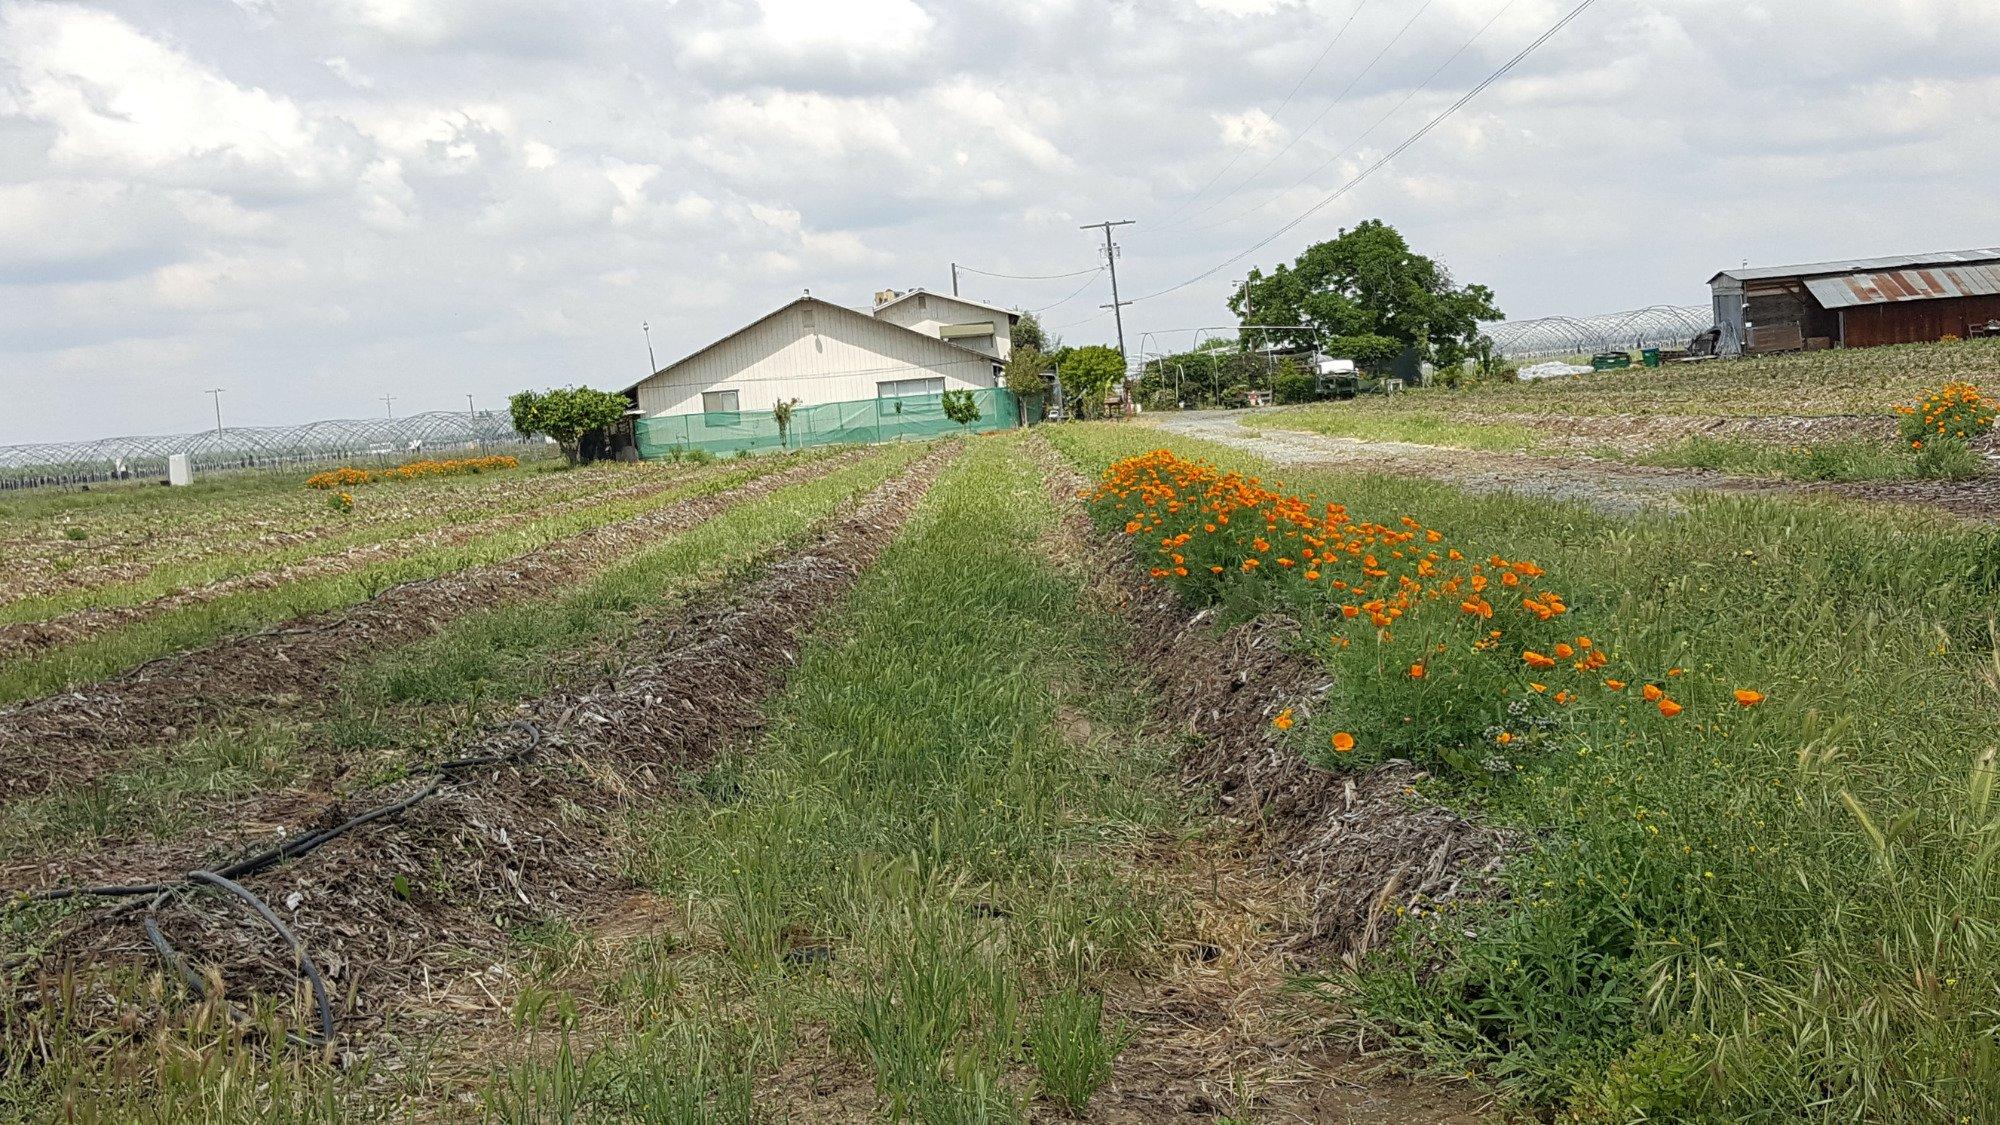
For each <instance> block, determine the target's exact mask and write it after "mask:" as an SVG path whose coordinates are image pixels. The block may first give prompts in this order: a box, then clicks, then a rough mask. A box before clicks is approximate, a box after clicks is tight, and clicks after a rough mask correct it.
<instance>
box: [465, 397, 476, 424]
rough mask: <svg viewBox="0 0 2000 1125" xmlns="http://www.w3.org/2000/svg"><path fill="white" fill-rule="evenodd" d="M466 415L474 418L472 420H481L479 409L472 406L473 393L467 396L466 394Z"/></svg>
mask: <svg viewBox="0 0 2000 1125" xmlns="http://www.w3.org/2000/svg"><path fill="white" fill-rule="evenodd" d="M465 416H466V417H467V418H470V419H472V420H473V421H474V422H477V421H479V411H477V410H474V409H473V408H472V396H471V395H466V396H465Z"/></svg>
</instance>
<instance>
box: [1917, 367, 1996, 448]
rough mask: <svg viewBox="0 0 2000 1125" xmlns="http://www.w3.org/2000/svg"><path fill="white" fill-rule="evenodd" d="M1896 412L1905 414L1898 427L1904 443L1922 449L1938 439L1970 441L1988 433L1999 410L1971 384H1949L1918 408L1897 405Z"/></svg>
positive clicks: (1933, 392)
mask: <svg viewBox="0 0 2000 1125" xmlns="http://www.w3.org/2000/svg"><path fill="white" fill-rule="evenodd" d="M1896 413H1898V414H1900V415H1902V418H1901V420H1900V421H1899V422H1898V423H1897V424H1898V426H1899V427H1900V428H1901V430H1902V434H1903V440H1905V441H1907V442H1909V443H1910V448H1911V449H1922V448H1923V447H1924V443H1925V442H1927V441H1933V440H1936V439H1938V438H1945V439H1948V440H1951V441H1970V440H1972V439H1973V438H1976V437H1978V436H1979V435H1981V434H1984V433H1986V432H1987V431H1989V430H1991V429H1992V428H1993V420H1994V417H1995V416H1996V415H2000V409H1996V405H1995V400H1993V399H1990V398H1986V397H1984V396H1982V395H1981V394H1980V393H1979V388H1978V387H1976V386H1974V385H1973V384H1971V383H1946V384H1945V385H1944V386H1942V387H1939V388H1938V389H1937V390H1935V391H1932V392H1931V393H1930V394H1929V395H1928V396H1926V397H1925V399H1924V401H1922V402H1920V403H1918V404H1917V405H1915V406H1898V407H1897V408H1896Z"/></svg>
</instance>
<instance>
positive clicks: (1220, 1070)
mask: <svg viewBox="0 0 2000 1125" xmlns="http://www.w3.org/2000/svg"><path fill="white" fill-rule="evenodd" d="M1038 456H1039V457H1040V458H1041V460H1042V463H1043V466H1044V469H1045V472H1046V474H1047V478H1048V480H1049V488H1050V493H1051V496H1052V498H1053V499H1054V500H1055V501H1056V502H1057V503H1058V504H1060V505H1063V506H1064V508H1065V519H1066V520H1067V521H1069V523H1070V527H1071V530H1070V534H1071V537H1072V538H1073V539H1074V540H1075V541H1077V542H1079V543H1081V544H1083V545H1084V549H1083V553H1084V554H1085V556H1086V558H1087V559H1088V561H1089V565H1090V566H1091V567H1092V568H1093V569H1094V570H1095V571H1096V578H1095V583H1096V588H1097V600H1098V602H1099V604H1100V605H1103V606H1106V607H1107V608H1108V609H1109V610H1110V611H1111V612H1116V613H1119V614H1121V615H1122V616H1124V617H1125V618H1126V620H1127V622H1128V624H1129V626H1130V632H1131V636H1132V638H1133V640H1132V644H1133V649H1132V654H1131V655H1132V662H1133V665H1134V666H1135V667H1137V668H1140V669H1143V670H1144V673H1145V675H1146V676H1147V677H1148V679H1149V681H1150V685H1151V687H1152V688H1153V689H1154V691H1155V692H1156V698H1155V704H1154V715H1155V717H1156V721H1157V723H1158V725H1159V730H1160V733H1161V735H1163V736H1165V737H1169V738H1173V739H1176V740H1177V741H1179V742H1180V743H1181V744H1182V746H1183V747H1184V749H1183V751H1182V754H1181V768H1182V780H1183V784H1184V785H1185V786H1186V788H1187V789H1188V791H1189V792H1190V794H1191V795H1193V796H1194V798H1195V799H1196V800H1204V801H1211V802H1213V803H1214V805H1215V807H1216V808H1217V809H1218V811H1220V812H1221V813H1223V814H1224V816H1225V817H1226V818H1227V819H1228V821H1229V822H1230V823H1231V824H1233V825H1234V826H1235V828H1236V830H1237V831H1236V833H1235V837H1234V840H1233V842H1232V844H1231V849H1230V850H1229V851H1228V852H1226V853H1225V854H1222V855H1220V856H1218V857H1213V858H1211V859H1210V860H1209V862H1210V864H1211V867H1212V868H1213V870H1211V871H1210V872H1208V873H1206V874H1203V873H1201V872H1197V875H1198V876H1200V877H1202V878H1203V879H1205V880H1206V882H1207V883H1209V884H1211V885H1212V886H1213V887H1214V888H1216V890H1217V893H1219V894H1222V895H1223V896H1224V897H1225V899H1226V900H1227V901H1226V902H1225V903H1224V905H1223V906H1222V907H1219V908H1218V910H1219V911H1220V913H1219V914H1218V917H1217V918H1216V919H1213V920H1211V924H1210V925H1209V927H1208V929H1209V930H1210V932H1212V933H1214V934H1215V935H1218V936H1216V937H1214V938H1213V939H1211V940H1212V942H1213V945H1212V947H1211V948H1207V949H1202V950H1196V951H1192V953H1191V959H1192V960H1193V961H1194V962H1195V964H1192V965H1190V966H1189V967H1188V968H1187V969H1186V970H1184V971H1182V972H1179V973H1177V974H1175V975H1174V976H1172V977H1171V978H1170V979H1168V980H1165V981H1162V982H1155V983H1153V984H1151V985H1135V986H1134V987H1130V988H1124V989H1120V990H1117V991H1116V995H1115V999H1116V1000H1117V1001H1118V1003H1117V1006H1118V1008H1119V1010H1120V1012H1121V1014H1123V1015H1124V1016H1125V1017H1126V1018H1128V1019H1130V1020H1131V1021H1133V1022H1134V1023H1135V1024H1137V1025H1139V1026H1140V1027H1141V1028H1142V1029H1145V1033H1144V1034H1142V1035H1141V1036H1140V1037H1139V1040H1138V1041H1137V1042H1135V1043H1134V1045H1133V1046H1132V1047H1131V1048H1129V1049H1128V1051H1127V1052H1126V1054H1125V1055H1123V1056H1121V1058H1120V1061H1119V1068H1118V1072H1117V1073H1116V1074H1115V1075H1114V1078H1113V1081H1112V1083H1111V1084H1110V1085H1108V1086H1107V1087H1106V1089H1105V1091H1104V1092H1103V1095H1102V1097H1101V1101H1102V1103H1103V1104H1102V1109H1101V1112H1099V1111H1096V1110H1094V1111H1093V1114H1092V1117H1093V1119H1098V1118H1101V1119H1102V1120H1106V1121H1134V1122H1137V1121H1190V1122H1193V1121H1205V1120H1213V1119H1215V1117H1216V1115H1218V1114H1223V1113H1229V1114H1241V1113H1243V1112H1245V1111H1249V1112H1251V1114H1252V1116H1257V1117H1260V1118H1261V1117H1264V1116H1269V1117H1271V1118H1272V1119H1297V1120H1310V1121H1351V1122H1392V1121H1393V1122H1403V1123H1416V1122H1427V1123H1428V1122H1471V1121H1476V1120H1483V1119H1485V1117H1484V1114H1485V1112H1486V1110H1487V1108H1488V1106H1489V1104H1490V1103H1489V1102H1488V1100H1487V1099H1484V1098H1482V1097H1480V1096H1479V1095H1478V1094H1477V1092H1476V1091H1474V1090H1470V1089H1458V1088H1451V1089H1445V1088H1440V1087H1436V1086H1429V1085H1415V1084H1411V1083H1408V1082H1404V1081H1402V1080H1400V1079H1396V1078H1389V1077H1384V1076H1382V1075H1380V1074H1377V1073H1375V1072H1374V1071H1373V1070H1372V1069H1371V1068H1370V1067H1368V1066H1367V1065H1365V1064H1363V1063H1361V1062H1359V1061H1358V1060H1355V1059H1353V1058H1351V1057H1349V1056H1347V1055H1345V1054H1343V1053H1341V1052H1338V1051H1332V1050H1329V1049H1327V1048H1326V1047H1324V1046H1323V1045H1321V1044H1319V1043H1318V1042H1317V1041H1316V1039H1315V1036H1314V1034H1313V1029H1312V1028H1311V1027H1310V1026H1302V1025H1301V1024H1300V1022H1299V1021H1296V1020H1292V1021H1287V1020H1286V1019H1284V1018H1275V1019H1274V1018H1273V1017H1272V1016H1271V1014H1270V1013H1269V1011H1268V1009H1269V1008H1271V1007H1282V1006H1285V1005H1289V1004H1294V1003H1296V1002H1297V998H1296V997H1290V998H1287V996H1286V995H1285V981H1286V980H1287V979H1288V978H1289V975H1290V974H1291V973H1292V972H1296V971H1300V970H1306V969H1311V968H1313V967H1316V966H1324V965H1326V964H1328V963H1329V962H1333V961H1345V962H1346V963H1349V964H1353V963H1355V962H1357V961H1358V960H1359V958H1360V957H1361V956H1363V955H1364V954H1365V953H1366V952H1367V951H1368V949H1369V948H1371V947H1372V946H1374V945H1376V944H1379V943H1380V942H1382V941H1383V940H1384V939H1385V938H1386V937H1387V935H1388V933H1389V931H1390V930H1391V929H1392V928H1393V927H1394V926H1395V924H1396V922H1397V920H1398V919H1399V918H1401V917H1403V916H1404V912H1405V911H1419V912H1421V911H1425V910H1429V909H1432V908H1434V907H1436V906H1437V905H1439V904H1441V903H1450V902H1453V901H1455V900H1468V899H1475V898H1481V897H1492V896H1497V895H1498V894H1500V893H1501V889H1500V887H1499V884H1498V882H1497V873H1498V871H1499V867H1500V864H1501V860H1502V858H1503V856H1504V854H1505V852H1506V850H1507V847H1508V840H1507V838H1506V837H1505V835H1504V834H1502V833H1500V832H1499V831H1497V830H1495V829H1492V828H1490V827H1487V826H1483V825H1480V824H1477V823H1474V822H1472V821H1469V820H1467V819H1466V818H1464V817H1463V816H1460V815H1459V814H1458V813H1456V812H1453V811H1452V810H1450V809H1447V808H1445V807H1443V806H1441V805H1438V804H1436V803H1434V802H1431V801H1428V800H1426V799H1424V798H1423V797H1422V796H1420V795H1419V793H1418V792H1417V789H1416V785H1417V783H1418V782H1419V781H1421V780H1423V779H1424V774H1423V773H1422V771H1420V770H1419V769H1417V767H1415V766H1414V765H1412V764H1410V763H1408V762H1388V763H1384V764H1382V765H1379V766H1376V767H1374V768H1372V769H1369V770H1365V771H1362V772H1359V773H1355V774H1352V775H1344V774H1336V773H1333V772H1330V771H1328V770H1325V769H1322V768H1320V767H1318V766H1315V765H1313V764H1312V763H1310V762H1308V761H1307V760H1306V759H1305V758H1303V757H1302V756H1300V754H1299V753H1298V752H1297V750H1296V749H1294V748H1293V747H1291V746H1289V745H1286V744H1285V742H1284V741H1283V738H1282V736H1281V735H1280V734H1279V733H1278V732H1277V731H1276V730H1275V729H1274V728H1273V727H1272V725H1271V720H1272V718H1273V717H1274V716H1275V715H1276V714H1277V713H1278V712H1279V711H1280V710H1282V709H1284V708H1286V707H1291V708H1293V709H1294V711H1295V712H1298V711H1309V710H1310V709H1311V708H1312V707H1313V706H1314V705H1315V704H1316V703H1317V702H1318V700H1319V699H1321V698H1322V697H1323V696H1324V695H1325V693H1326V692H1327V690H1328V689H1329V687H1330V686H1331V685H1330V682H1329V681H1328V679H1327V674H1326V670H1325V668H1324V667H1323V666H1321V665H1319V664H1318V663H1317V662H1316V661H1313V660H1311V659H1310V658H1309V657H1306V656H1304V655H1302V654H1300V653H1299V652H1298V651H1297V649H1296V647H1295V646H1294V645H1292V644H1291V643H1290V641H1291V639H1292V636H1293V634H1295V633H1296V631H1297V626H1296V625H1295V624H1294V623H1292V622H1290V621H1288V620H1285V619H1282V618H1276V617H1266V618H1260V619H1258V620H1255V621H1251V622H1248V623H1245V624H1242V625H1238V626H1236V627H1234V628H1231V629H1228V630H1226V631H1222V632H1220V633H1218V632H1217V631H1216V629H1215V628H1214V627H1213V625H1212V624H1210V623H1209V621H1208V620H1207V618H1208V616H1209V614H1208V613H1207V612H1193V611H1190V610H1189V609H1188V608H1187V607H1186V606H1185V605H1184V604H1182V603H1181V602H1180V600H1179V599H1178V598H1177V597H1175V596H1174V595H1173V593H1172V592H1171V591H1170V590H1168V589H1167V588H1165V587H1163V586H1160V585H1158V584H1154V583H1149V582H1147V581H1145V579H1144V578H1143V571H1142V570H1141V569H1140V568H1139V567H1138V565H1137V563H1136V562H1135V561H1134V560H1133V559H1132V557H1131V555H1130V553H1129V551H1128V550H1127V548H1126V546H1125V544H1123V543H1122V542H1121V541H1119V540H1117V539H1116V538H1114V537H1110V536H1106V535H1103V534H1101V533H1100V532H1099V531H1098V530H1097V529H1096V528H1095V526H1094V525H1092V524H1091V522H1090V520H1089V518H1088V516H1087V515H1086V514H1085V513H1084V512H1083V511H1082V510H1081V509H1080V507H1078V506H1077V505H1076V504H1075V503H1074V502H1073V499H1072V498H1073V497H1075V496H1076V495H1077V494H1078V493H1079V492H1081V491H1082V490H1083V489H1084V488H1085V487H1086V482H1085V480H1084V478H1083V477H1081V476H1080V475H1079V474H1077V473H1076V471H1075V470H1074V468H1072V467H1071V466H1070V465H1069V464H1068V462H1067V461H1065V460H1063V459H1062V458H1061V457H1060V455H1058V454H1056V453H1055V452H1054V451H1053V450H1051V449H1048V448H1047V447H1046V446H1043V447H1042V448H1041V449H1040V451H1039V453H1038ZM1293 900H1296V901H1293ZM1211 962H1213V964H1212V965H1211ZM1217 967H1220V968H1221V969H1222V970H1224V971H1223V972H1221V973H1219V974H1218V973H1217V972H1216V971H1215V969H1216V968H1217ZM1221 978H1226V979H1221ZM1263 978H1269V979H1263ZM1253 1009H1267V1010H1265V1011H1262V1012H1259V1011H1255V1010H1253ZM1245 1075H1249V1076H1251V1077H1252V1078H1253V1079H1255V1082H1256V1084H1257V1085H1258V1086H1259V1089H1258V1090H1256V1091H1253V1092H1252V1096H1251V1100H1250V1101H1248V1102H1243V1101H1241V1100H1240V1098H1239V1093H1238V1091H1237V1090H1235V1089H1234V1088H1233V1084H1234V1083H1236V1082H1238V1081H1239V1080H1240V1079H1242V1078H1243V1077H1244V1076H1245Z"/></svg>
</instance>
